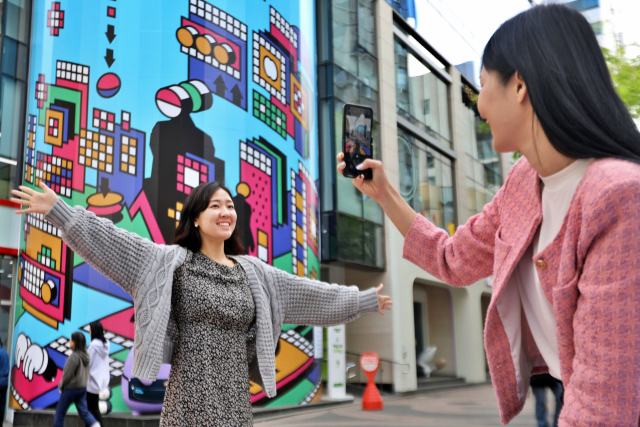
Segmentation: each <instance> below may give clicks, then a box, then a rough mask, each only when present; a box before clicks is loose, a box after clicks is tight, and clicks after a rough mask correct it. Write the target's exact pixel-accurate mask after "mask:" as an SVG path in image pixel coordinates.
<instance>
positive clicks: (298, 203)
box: [296, 192, 304, 212]
mask: <svg viewBox="0 0 640 427" xmlns="http://www.w3.org/2000/svg"><path fill="white" fill-rule="evenodd" d="M296 208H298V210H299V211H301V212H304V204H303V202H302V194H300V193H297V192H296Z"/></svg>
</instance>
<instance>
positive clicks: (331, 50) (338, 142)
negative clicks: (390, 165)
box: [316, 0, 385, 268]
mask: <svg viewBox="0 0 640 427" xmlns="http://www.w3.org/2000/svg"><path fill="white" fill-rule="evenodd" d="M316 4H317V11H318V14H317V15H318V29H319V37H318V52H319V55H318V57H319V70H318V96H319V113H318V121H319V124H320V126H319V128H320V148H321V153H320V158H321V168H322V172H321V174H320V179H321V180H322V184H321V189H322V199H321V202H322V207H321V210H322V213H323V214H322V218H321V224H322V225H321V233H322V248H321V249H322V261H323V262H327V261H334V260H340V261H346V262H350V263H355V264H361V265H366V266H371V267H376V268H383V267H384V263H385V261H384V233H383V228H382V223H383V217H384V214H383V212H382V209H381V208H380V206H379V205H378V203H377V202H375V201H374V200H373V199H370V198H368V197H366V196H364V195H363V194H362V193H360V192H359V191H358V190H357V189H356V188H355V187H354V186H353V184H352V183H351V180H350V179H346V178H344V177H342V176H340V175H338V174H337V171H336V167H335V166H336V164H335V156H336V154H337V153H338V152H340V151H342V109H343V107H344V105H345V104H347V103H352V104H360V105H367V106H370V107H371V108H372V109H373V112H374V115H373V120H374V122H373V129H372V136H373V141H374V150H373V157H374V158H378V142H379V140H378V127H379V120H380V119H379V117H378V114H379V113H378V112H379V108H378V71H377V68H378V62H377V58H376V28H375V15H374V2H373V0H319V1H318V2H316ZM323 33H324V34H323Z"/></svg>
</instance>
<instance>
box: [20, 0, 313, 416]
mask: <svg viewBox="0 0 640 427" xmlns="http://www.w3.org/2000/svg"><path fill="white" fill-rule="evenodd" d="M244 3H245V2H242V1H241V2H238V1H217V2H215V5H214V4H213V2H206V1H202V0H171V1H164V2H163V4H162V8H155V7H150V6H149V3H148V2H145V1H143V0H129V1H127V2H123V3H122V4H120V2H117V3H115V2H114V3H113V4H110V5H108V7H104V6H103V5H101V3H99V2H97V3H95V4H94V3H91V4H90V3H86V4H85V2H82V5H80V3H78V2H70V1H66V0H61V1H58V2H54V3H53V4H52V3H51V2H49V1H44V0H36V1H34V6H33V25H32V50H31V62H30V71H31V73H30V75H31V76H32V82H31V84H30V87H29V91H30V92H29V99H30V102H29V105H28V115H27V117H28V119H27V123H25V126H26V130H27V132H26V141H25V159H24V163H25V172H24V184H25V185H27V186H31V187H35V186H37V185H38V184H39V183H40V182H44V183H46V184H47V185H48V186H50V187H51V188H52V189H53V190H54V191H55V192H56V193H57V194H58V195H59V196H60V197H62V198H63V199H64V200H65V201H66V202H68V203H69V204H71V205H80V206H83V207H85V208H87V209H88V210H90V211H91V212H93V213H95V214H96V215H97V216H100V217H103V218H107V219H109V220H111V221H113V222H114V223H115V224H116V225H117V226H118V227H121V228H123V229H125V230H128V231H131V232H135V233H137V234H139V235H141V236H142V237H144V238H147V239H150V240H151V241H153V242H155V243H158V244H169V243H171V241H172V239H173V233H174V231H175V228H176V225H177V222H178V221H179V220H180V211H181V209H182V206H183V203H184V201H185V200H186V197H187V196H188V195H189V194H190V192H191V191H192V190H193V189H194V188H195V187H197V186H198V185H200V184H201V183H203V182H208V181H212V180H218V181H220V182H223V183H224V184H225V185H226V186H227V187H228V188H230V189H231V191H232V192H233V193H234V194H235V196H234V201H235V205H236V208H237V211H238V226H239V227H241V231H242V233H241V234H242V240H243V242H244V244H245V246H246V248H247V251H248V253H249V254H250V255H253V256H256V257H258V258H259V259H261V260H262V261H264V262H266V263H269V264H272V265H274V266H276V267H278V268H281V269H284V270H286V271H288V272H291V273H294V274H297V275H300V276H308V277H313V278H316V277H318V274H319V270H320V268H319V260H318V251H319V247H318V233H319V231H318V223H319V220H318V217H319V200H318V189H317V179H318V154H317V153H318V147H317V131H316V126H317V124H316V116H315V112H314V111H313V110H314V105H315V92H314V88H315V79H316V77H315V76H316V71H315V59H314V58H315V46H314V44H313V43H309V42H308V41H309V40H315V28H314V25H313V23H314V18H313V15H312V13H313V11H314V8H313V7H309V5H308V4H307V3H308V2H298V1H291V2H284V3H283V2H277V3H274V4H273V5H271V4H269V2H268V1H266V2H254V3H252V5H251V8H247V7H246V5H245V4H244ZM302 3H304V5H303V4H302ZM80 6H82V7H80ZM159 10H162V13H160V12H159ZM89 23H90V24H89ZM111 26H113V28H114V31H115V34H116V35H117V37H115V38H114V37H109V36H108V34H107V36H105V31H107V28H108V27H111ZM159 29H161V30H159ZM151 35H152V36H151ZM22 231H23V233H22V242H21V251H20V266H19V274H18V278H17V280H18V282H19V292H18V293H17V297H16V298H17V299H18V301H16V307H17V310H16V315H15V325H14V331H15V332H14V337H15V338H14V340H15V343H14V346H15V358H14V361H13V366H12V370H11V379H12V387H11V390H10V393H9V396H10V397H9V399H10V403H9V404H10V406H11V407H12V408H14V409H16V410H26V409H31V408H33V409H46V408H53V407H55V405H56V403H57V401H58V399H59V393H58V392H57V384H58V382H59V381H60V377H61V375H62V368H63V367H64V364H65V362H66V359H67V357H68V355H69V354H70V349H69V344H68V343H69V338H70V337H71V334H72V333H73V332H76V331H83V332H85V333H86V334H87V337H88V325H89V324H90V323H91V322H93V321H96V320H100V321H101V322H102V323H103V325H104V329H105V333H106V338H107V339H108V340H109V341H110V345H111V354H110V361H109V366H110V372H111V377H112V378H111V383H110V385H111V386H112V388H113V396H112V397H111V404H112V407H113V410H114V411H133V412H134V413H144V412H149V411H154V410H157V409H158V408H157V407H152V406H150V405H151V404H149V405H146V406H145V405H144V404H140V402H135V396H130V395H129V392H128V390H125V389H123V388H122V384H125V385H127V384H128V385H132V384H133V385H135V384H137V382H136V381H138V380H137V379H135V378H130V372H129V371H128V370H127V360H128V359H129V360H130V358H131V352H132V348H133V331H134V322H135V312H134V309H133V303H132V299H131V296H130V295H128V294H127V293H126V292H124V291H123V290H122V289H121V288H119V287H118V286H117V285H116V284H115V283H113V282H111V281H110V280H109V279H107V278H106V277H104V276H102V275H101V274H100V273H98V272H97V271H96V270H95V269H93V268H92V267H91V266H89V265H87V264H86V263H85V262H84V261H83V260H82V259H81V258H80V257H78V256H77V255H76V254H74V253H73V251H72V250H71V249H70V248H68V247H67V246H66V245H65V243H64V242H63V241H62V238H61V237H62V236H61V231H60V230H58V229H56V227H54V226H53V225H52V224H50V223H48V222H47V221H46V220H45V219H44V218H43V216H41V215H27V216H25V218H24V222H23V229H22ZM312 337H313V334H312V329H311V328H310V327H308V326H305V325H285V327H284V329H283V331H282V334H281V337H280V352H279V353H278V355H277V358H276V364H277V372H278V373H277V378H276V380H277V387H278V396H277V397H276V398H275V399H268V398H267V397H266V396H265V395H264V393H263V392H262V390H261V389H260V386H259V385H257V384H253V383H252V384H250V390H251V398H252V402H254V404H256V405H265V406H279V405H280V406H281V405H297V404H305V403H309V402H312V401H316V400H318V399H319V398H320V396H321V395H322V389H321V384H322V383H321V369H320V365H319V362H318V361H316V360H315V359H314V357H313V338H312ZM127 372H129V374H127ZM156 386H159V387H160V389H158V390H156V389H154V393H156V392H157V393H161V392H162V390H161V386H162V381H161V382H160V383H159V384H156V385H152V386H147V387H156ZM156 388H157V387H156ZM158 396H160V397H161V394H158V395H157V396H156V397H158ZM156 400H157V399H156ZM160 402H161V399H160ZM156 403H157V402H156Z"/></svg>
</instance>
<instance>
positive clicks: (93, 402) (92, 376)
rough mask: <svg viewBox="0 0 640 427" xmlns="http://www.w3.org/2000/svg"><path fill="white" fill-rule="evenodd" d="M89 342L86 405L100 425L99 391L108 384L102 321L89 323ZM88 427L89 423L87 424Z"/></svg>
mask: <svg viewBox="0 0 640 427" xmlns="http://www.w3.org/2000/svg"><path fill="white" fill-rule="evenodd" d="M89 334H90V335H91V343H90V344H89V357H90V358H91V362H90V363H89V383H88V384H87V407H88V408H89V412H91V414H92V415H93V416H94V418H95V419H96V421H98V422H99V423H100V425H102V414H101V413H100V406H99V403H100V392H101V391H103V390H104V389H106V388H107V387H108V386H109V379H110V378H111V376H110V375H109V341H107V340H106V339H105V338H104V328H103V327H102V323H100V322H93V323H91V324H90V325H89ZM87 427H89V424H87Z"/></svg>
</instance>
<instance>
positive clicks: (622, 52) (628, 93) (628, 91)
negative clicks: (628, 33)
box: [602, 43, 640, 119]
mask: <svg viewBox="0 0 640 427" xmlns="http://www.w3.org/2000/svg"><path fill="white" fill-rule="evenodd" d="M602 52H603V53H604V58H605V60H606V61H607V66H608V67H609V72H610V73H611V78H612V80H613V85H614V86H615V88H616V91H617V92H618V95H620V98H621V99H622V102H624V104H625V105H626V106H627V109H628V110H629V113H630V114H631V116H632V117H633V118H634V119H637V118H640V56H637V57H635V58H628V57H627V55H626V46H624V45H622V43H617V46H616V48H615V49H614V50H610V49H607V48H602Z"/></svg>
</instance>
